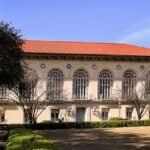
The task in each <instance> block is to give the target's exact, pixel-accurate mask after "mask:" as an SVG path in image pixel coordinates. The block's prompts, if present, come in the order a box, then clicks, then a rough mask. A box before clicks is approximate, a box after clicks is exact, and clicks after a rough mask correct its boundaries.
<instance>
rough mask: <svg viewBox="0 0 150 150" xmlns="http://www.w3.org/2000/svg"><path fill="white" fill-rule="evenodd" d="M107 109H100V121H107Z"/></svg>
mask: <svg viewBox="0 0 150 150" xmlns="http://www.w3.org/2000/svg"><path fill="white" fill-rule="evenodd" d="M108 113H109V108H102V120H108Z"/></svg>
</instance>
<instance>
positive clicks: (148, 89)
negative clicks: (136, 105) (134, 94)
mask: <svg viewBox="0 0 150 150" xmlns="http://www.w3.org/2000/svg"><path fill="white" fill-rule="evenodd" d="M145 97H146V98H150V71H149V72H148V73H147V74H146V83H145Z"/></svg>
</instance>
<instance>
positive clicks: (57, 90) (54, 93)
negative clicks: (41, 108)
mask: <svg viewBox="0 0 150 150" xmlns="http://www.w3.org/2000/svg"><path fill="white" fill-rule="evenodd" d="M62 84H63V74H62V72H61V71H60V70H58V69H53V70H52V71H50V73H49V75H48V85H47V99H48V100H60V99H61V98H62Z"/></svg>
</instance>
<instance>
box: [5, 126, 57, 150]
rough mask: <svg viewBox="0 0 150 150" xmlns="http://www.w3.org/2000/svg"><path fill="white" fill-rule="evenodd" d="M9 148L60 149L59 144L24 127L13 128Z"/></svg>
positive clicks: (20, 149)
mask: <svg viewBox="0 0 150 150" xmlns="http://www.w3.org/2000/svg"><path fill="white" fill-rule="evenodd" d="M6 149H7V150H32V149H34V150H36V149H41V150H42V149H43V150H58V146H57V145H55V144H54V143H53V142H52V141H48V140H46V139H44V137H42V136H40V135H37V134H34V133H33V132H32V131H31V130H27V129H24V128H18V129H13V130H12V131H11V133H10V136H9V138H8V143H7V145H6Z"/></svg>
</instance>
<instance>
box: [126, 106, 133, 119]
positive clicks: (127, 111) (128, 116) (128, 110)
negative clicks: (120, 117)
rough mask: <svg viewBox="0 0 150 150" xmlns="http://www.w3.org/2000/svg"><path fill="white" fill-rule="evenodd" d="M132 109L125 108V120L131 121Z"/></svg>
mask: <svg viewBox="0 0 150 150" xmlns="http://www.w3.org/2000/svg"><path fill="white" fill-rule="evenodd" d="M132 113H133V108H126V119H128V120H131V119H132Z"/></svg>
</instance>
